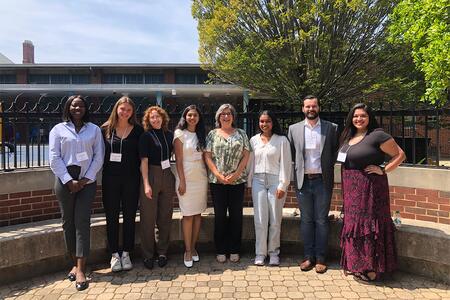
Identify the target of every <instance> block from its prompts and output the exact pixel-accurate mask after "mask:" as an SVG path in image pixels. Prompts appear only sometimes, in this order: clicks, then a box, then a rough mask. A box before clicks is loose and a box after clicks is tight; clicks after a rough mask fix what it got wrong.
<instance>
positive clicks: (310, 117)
mask: <svg viewBox="0 0 450 300" xmlns="http://www.w3.org/2000/svg"><path fill="white" fill-rule="evenodd" d="M318 116H319V113H318V112H316V111H310V112H307V113H305V117H306V118H307V119H308V120H314V119H317V117H318Z"/></svg>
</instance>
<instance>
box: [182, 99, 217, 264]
mask: <svg viewBox="0 0 450 300" xmlns="http://www.w3.org/2000/svg"><path fill="white" fill-rule="evenodd" d="M173 144H174V149H175V157H176V166H177V176H176V186H175V187H176V192H177V195H178V200H179V204H180V209H181V213H182V215H183V237H184V245H185V253H184V259H183V261H184V265H185V266H186V267H187V268H190V267H192V265H193V262H194V261H195V262H196V261H199V260H200V257H199V255H198V252H197V250H196V249H195V245H196V243H197V240H198V235H199V232H200V223H201V213H202V212H203V211H204V210H205V209H206V200H207V191H208V178H207V173H206V168H205V163H204V160H203V150H204V148H205V126H204V122H203V118H202V116H201V113H200V111H199V110H198V108H197V107H196V106H195V105H190V106H188V107H187V108H186V109H185V110H184V111H183V114H182V116H181V119H180V121H179V122H178V125H177V128H176V130H175V133H174V141H173Z"/></svg>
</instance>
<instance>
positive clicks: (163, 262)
mask: <svg viewBox="0 0 450 300" xmlns="http://www.w3.org/2000/svg"><path fill="white" fill-rule="evenodd" d="M165 265H167V257H166V256H164V255H160V256H159V257H158V266H159V267H160V268H163V267H165Z"/></svg>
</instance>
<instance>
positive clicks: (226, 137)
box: [205, 104, 250, 263]
mask: <svg viewBox="0 0 450 300" xmlns="http://www.w3.org/2000/svg"><path fill="white" fill-rule="evenodd" d="M215 119H216V129H213V130H211V131H210V132H209V134H208V137H207V138H206V151H205V160H206V164H207V165H208V168H209V174H208V181H209V183H210V189H211V194H212V198H213V202H214V214H215V219H214V243H215V246H216V253H217V256H216V259H217V261H218V262H221V263H224V262H225V261H226V255H227V254H230V261H231V262H238V261H239V252H240V248H241V236H242V207H243V202H244V189H245V186H244V185H245V182H246V178H247V174H246V171H245V168H246V165H247V162H248V159H249V155H250V143H249V140H248V137H247V135H246V133H245V131H243V130H242V129H239V128H236V123H235V121H236V110H235V109H234V107H233V106H232V105H231V104H223V105H221V106H220V107H219V109H218V110H217V112H216V117H215ZM227 211H228V217H227Z"/></svg>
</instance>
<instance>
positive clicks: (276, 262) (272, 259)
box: [269, 254, 280, 266]
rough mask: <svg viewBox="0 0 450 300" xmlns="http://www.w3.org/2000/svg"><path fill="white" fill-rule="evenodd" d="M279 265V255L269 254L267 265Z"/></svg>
mask: <svg viewBox="0 0 450 300" xmlns="http://www.w3.org/2000/svg"><path fill="white" fill-rule="evenodd" d="M279 265H280V257H279V256H278V255H276V254H274V255H270V259H269V266H279Z"/></svg>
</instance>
